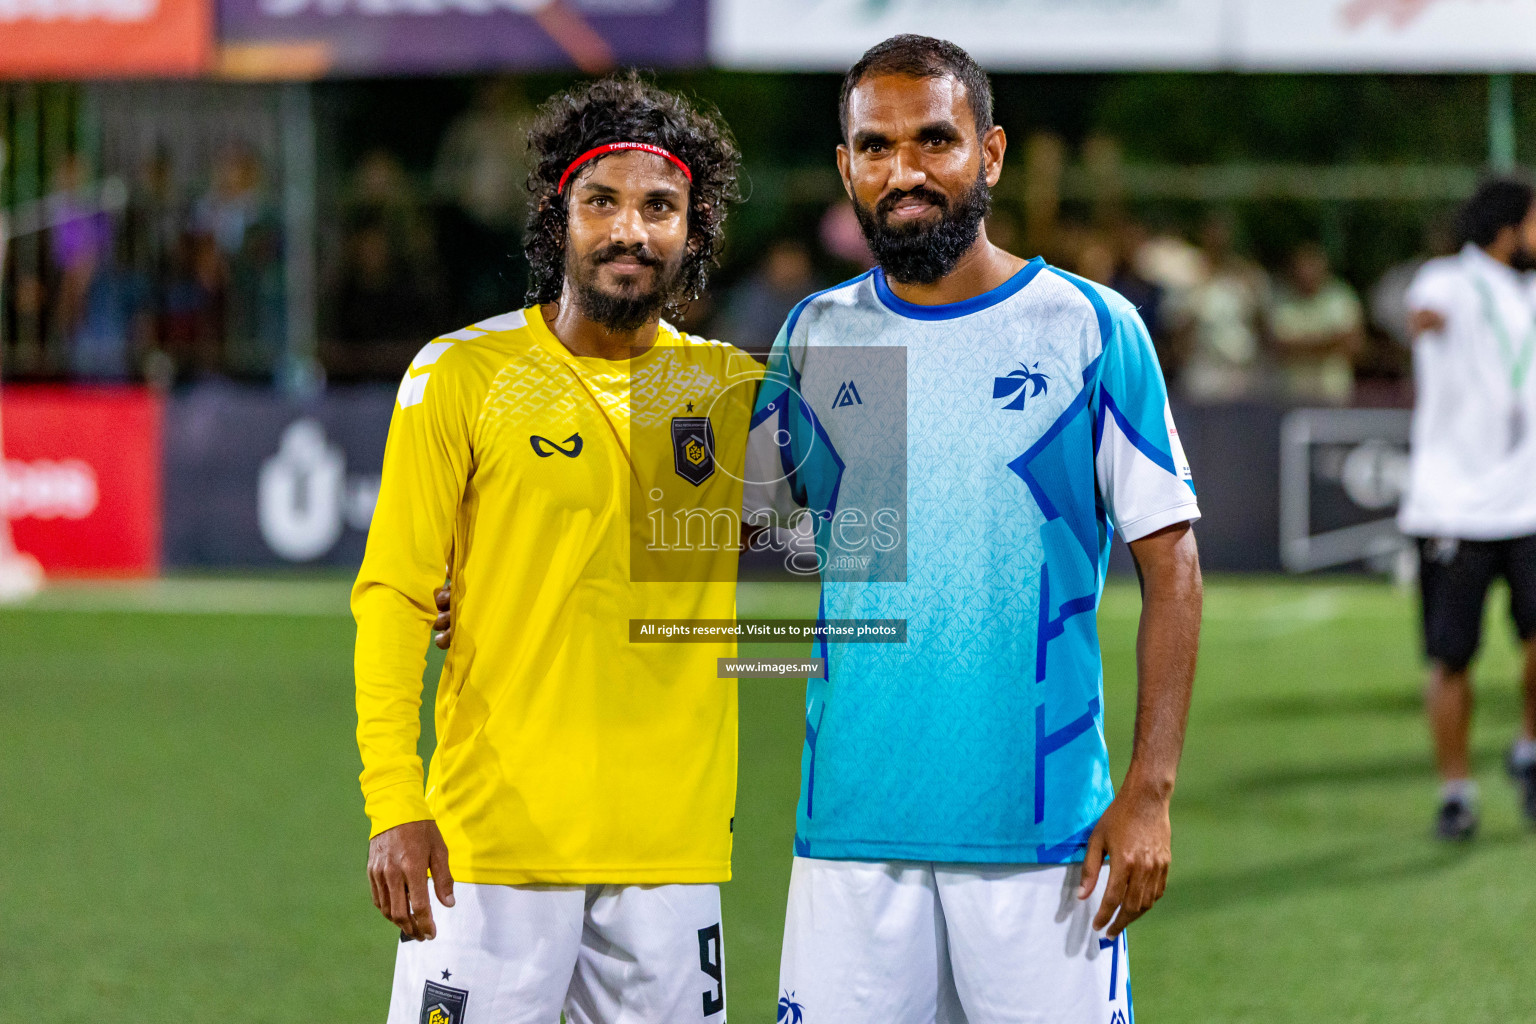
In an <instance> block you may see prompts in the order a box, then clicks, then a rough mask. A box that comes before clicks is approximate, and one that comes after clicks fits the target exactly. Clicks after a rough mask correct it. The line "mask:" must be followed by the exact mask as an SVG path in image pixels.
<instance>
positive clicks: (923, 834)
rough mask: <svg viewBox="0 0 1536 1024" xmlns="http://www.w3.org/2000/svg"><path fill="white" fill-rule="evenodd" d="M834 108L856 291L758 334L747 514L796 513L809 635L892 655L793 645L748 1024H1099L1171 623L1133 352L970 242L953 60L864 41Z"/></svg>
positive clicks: (1176, 608) (1092, 304) (1040, 280)
mask: <svg viewBox="0 0 1536 1024" xmlns="http://www.w3.org/2000/svg"><path fill="white" fill-rule="evenodd" d="M841 115H842V122H843V132H844V140H845V144H844V145H842V146H840V147H839V148H838V166H839V169H840V170H841V172H842V177H843V182H844V185H845V186H846V188H847V190H848V194H849V196H850V197H851V198H852V200H853V202H854V206H855V209H856V210H857V211H858V213H859V218H860V222H861V224H862V225H863V227H864V232H865V235H866V237H867V238H868V240H869V242H870V245H871V248H872V250H873V251H874V253H875V255H876V257H877V259H878V261H879V264H880V265H879V267H877V268H876V269H875V270H873V271H871V272H870V273H868V274H865V275H863V276H861V277H859V278H856V279H854V280H852V281H849V282H847V283H845V284H842V285H839V286H838V287H836V288H832V289H830V290H828V291H825V292H821V293H819V294H817V295H813V296H811V297H810V298H808V299H806V300H805V301H804V302H802V303H800V305H799V306H797V307H796V308H795V310H794V311H793V312H792V313H791V314H790V316H789V319H788V321H787V322H786V323H785V325H784V327H783V329H782V330H781V332H780V334H779V337H778V340H777V342H776V343H775V346H774V348H773V351H772V354H771V355H770V358H769V366H768V378H767V379H766V380H765V381H764V385H763V387H762V390H761V391H760V393H759V398H758V402H757V407H756V412H755V415H754V418H753V435H752V440H751V442H750V444H749V451H748V471H747V481H748V488H747V489H748V495H747V505H746V512H747V514H748V516H749V519H755V520H756V521H758V522H764V521H766V520H767V519H768V518H770V517H771V516H775V515H776V516H778V517H779V518H780V521H781V522H782V521H783V520H784V519H785V518H793V517H795V516H800V517H806V516H807V515H808V516H810V517H811V519H812V521H813V522H814V524H815V526H816V547H817V559H816V561H817V566H818V568H819V569H820V571H821V574H822V597H821V613H820V614H821V616H822V617H823V618H824V619H827V620H838V619H887V620H889V619H897V620H905V621H906V623H907V633H906V642H905V643H904V644H876V643H837V642H833V643H830V644H819V645H818V647H819V649H818V651H817V653H818V654H819V655H824V656H825V658H826V662H825V665H826V671H825V674H824V676H822V677H821V678H814V679H812V680H810V684H809V688H808V692H807V699H806V728H805V746H804V751H803V754H802V763H801V764H802V778H801V791H800V803H799V809H798V812H797V822H796V825H797V828H796V837H795V863H794V869H793V874H792V882H791V891H790V898H789V912H788V918H787V921H786V926H785V940H784V950H783V959H782V965H781V982H780V983H781V986H782V992H781V994H780V999H779V1006H778V1011H779V1012H778V1019H779V1020H780V1021H784V1022H789V1024H822V1022H833V1021H835V1022H837V1024H862V1022H868V1024H933V1022H960V1021H965V1022H969V1024H993V1022H997V1024H1002V1022H1024V1021H1050V1022H1053V1024H1072V1022H1079V1021H1081V1022H1089V1021H1092V1022H1103V1024H1117V1022H1118V1024H1129V1022H1130V1021H1132V1019H1133V1013H1132V1009H1131V999H1130V982H1129V965H1128V961H1127V955H1126V948H1125V943H1124V938H1123V935H1122V932H1123V930H1124V928H1125V926H1126V925H1127V924H1128V923H1129V922H1131V921H1132V920H1134V919H1135V918H1136V917H1138V916H1140V915H1141V914H1142V913H1144V912H1145V911H1146V910H1147V909H1148V908H1150V907H1151V906H1152V904H1153V903H1155V902H1156V901H1157V899H1158V898H1159V897H1160V896H1161V895H1162V892H1163V887H1164V884H1165V881H1166V878H1167V871H1168V865H1169V862H1170V857H1171V829H1170V823H1169V811H1168V808H1169V799H1170V797H1171V795H1172V792H1173V786H1174V776H1175V773H1176V770H1177V766H1178V759H1179V753H1180V751H1181V749H1182V746H1183V738H1184V727H1185V722H1186V718H1187V714H1188V709H1189V697H1190V688H1191V684H1192V680H1193V676H1194V668H1195V654H1196V648H1197V646H1198V637H1199V622H1200V605H1201V583H1200V570H1199V564H1198V560H1197V557H1196V552H1195V542H1194V535H1193V533H1192V531H1191V524H1192V523H1193V521H1194V520H1196V519H1197V518H1199V514H1200V513H1199V509H1198V507H1197V505H1196V501H1195V492H1194V488H1193V485H1192V483H1191V480H1190V474H1189V469H1188V467H1187V465H1186V462H1185V458H1184V453H1183V450H1182V448H1181V446H1180V443H1179V439H1178V434H1177V431H1176V430H1175V429H1174V426H1173V420H1172V417H1171V416H1170V414H1169V412H1168V406H1167V396H1166V388H1165V386H1164V383H1163V379H1162V376H1161V373H1160V371H1159V369H1158V365H1157V360H1156V357H1155V355H1154V353H1153V348H1152V343H1151V341H1150V339H1149V338H1148V336H1147V332H1146V329H1145V327H1144V326H1143V325H1142V322H1141V320H1140V318H1139V317H1138V316H1137V314H1136V311H1135V309H1134V308H1133V307H1132V306H1131V305H1130V304H1129V303H1128V302H1126V301H1125V300H1124V299H1123V298H1121V297H1120V296H1119V295H1117V294H1116V293H1114V292H1113V291H1110V290H1109V289H1107V288H1102V287H1100V286H1098V285H1095V284H1092V283H1090V282H1088V281H1085V280H1083V279H1081V278H1078V277H1074V276H1073V275H1070V274H1066V273H1064V272H1062V271H1059V270H1057V269H1055V268H1053V267H1050V266H1048V265H1047V264H1045V263H1044V262H1043V261H1041V260H1039V259H1035V260H1030V261H1027V262H1026V261H1025V260H1023V259H1020V258H1018V257H1016V256H1013V255H1011V254H1009V253H1007V252H1004V251H1003V250H1001V249H999V248H997V247H996V246H994V245H992V244H991V243H990V242H989V241H988V240H987V237H986V232H985V228H984V219H985V216H986V213H987V210H988V208H989V198H990V197H989V189H990V188H991V187H992V186H994V185H996V184H997V181H998V179H999V177H1000V175H1001V173H1002V164H1003V155H1004V150H1005V147H1006V139H1005V138H1004V134H1003V131H1002V129H1001V128H999V127H997V126H995V125H994V124H993V123H992V99H991V89H990V85H989V84H988V82H987V78H986V75H985V74H984V73H983V72H982V71H981V69H980V68H979V67H977V65H976V64H975V62H974V61H972V60H971V59H970V57H969V56H967V55H966V54H965V52H964V51H962V50H960V49H959V48H958V47H956V46H954V45H952V44H949V43H945V42H941V41H939V40H935V39H929V38H926V37H920V36H898V37H895V38H893V39H890V40H887V41H886V42H884V43H881V44H880V45H878V46H876V47H874V48H873V49H871V50H870V51H869V52H868V53H866V54H865V55H864V57H863V58H862V59H861V60H860V61H859V63H858V64H856V65H855V66H854V68H853V69H852V70H851V71H850V72H849V73H848V76H847V78H846V79H845V81H844V85H843V102H842V110H841ZM1115 531H1119V533H1120V535H1121V536H1122V537H1123V538H1125V539H1126V540H1127V541H1128V542H1129V543H1130V547H1131V552H1132V554H1133V555H1134V556H1135V560H1136V563H1137V568H1138V572H1139V574H1140V577H1141V580H1142V592H1143V609H1142V618H1141V628H1140V632H1139V633H1138V644H1137V671H1138V681H1139V696H1138V701H1137V710H1136V727H1135V745H1134V748H1133V752H1132V756H1131V763H1130V765H1129V768H1128V770H1127V772H1126V774H1125V777H1124V782H1123V784H1122V785H1121V787H1120V790H1119V793H1118V795H1117V794H1116V793H1115V791H1114V788H1113V786H1112V783H1111V779H1110V766H1109V759H1108V754H1107V750H1106V748H1105V741H1104V727H1103V721H1104V707H1103V703H1104V702H1103V673H1102V667H1101V662H1100V655H1099V645H1098V635H1097V631H1096V618H1095V615H1094V612H1095V611H1096V609H1097V607H1098V602H1099V597H1100V594H1101V592H1102V590H1103V585H1104V576H1105V570H1106V566H1107V562H1108V551H1109V543H1110V538H1111V536H1112V535H1113V533H1114V532H1115ZM1106 858H1107V860H1108V870H1107V871H1104V870H1101V868H1102V867H1103V864H1104V861H1105V860H1106Z"/></svg>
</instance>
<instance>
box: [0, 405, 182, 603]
mask: <svg viewBox="0 0 1536 1024" xmlns="http://www.w3.org/2000/svg"><path fill="white" fill-rule="evenodd" d="M161 419H162V404H161V401H160V399H159V397H158V396H156V395H154V394H152V393H150V392H148V391H144V390H141V389H137V388H114V389H107V388H101V389H97V388H66V387H9V388H5V389H4V391H3V392H0V430H3V436H4V438H5V461H4V463H3V472H0V513H3V514H4V515H5V516H6V518H8V519H9V520H10V521H11V530H12V532H13V533H14V534H15V537H16V548H17V550H20V551H24V552H26V553H27V554H30V555H32V556H33V557H35V558H36V559H37V560H38V561H39V562H41V563H42V566H43V569H44V571H46V572H49V573H62V574H65V575H90V574H102V573H105V574H112V575H150V574H153V573H154V572H156V571H157V570H158V568H159V565H160V449H161V443H160V424H161Z"/></svg>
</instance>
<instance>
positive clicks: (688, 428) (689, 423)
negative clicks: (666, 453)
mask: <svg viewBox="0 0 1536 1024" xmlns="http://www.w3.org/2000/svg"><path fill="white" fill-rule="evenodd" d="M672 464H673V466H674V468H676V470H677V475H678V476H680V477H682V478H683V479H684V480H687V481H688V482H689V483H691V484H693V485H694V486H695V487H697V486H699V485H700V484H702V483H703V482H704V481H705V480H708V479H709V478H710V477H711V476H713V475H714V472H715V431H714V428H713V427H712V426H711V425H710V422H709V417H708V416H674V417H672Z"/></svg>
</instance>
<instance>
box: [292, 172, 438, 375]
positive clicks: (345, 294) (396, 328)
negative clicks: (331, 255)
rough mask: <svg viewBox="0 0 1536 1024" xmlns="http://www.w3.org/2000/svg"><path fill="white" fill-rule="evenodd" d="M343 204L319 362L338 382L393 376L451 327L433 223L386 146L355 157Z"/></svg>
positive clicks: (411, 184) (408, 178)
mask: <svg viewBox="0 0 1536 1024" xmlns="http://www.w3.org/2000/svg"><path fill="white" fill-rule="evenodd" d="M345 202H346V204H347V207H348V213H347V216H346V230H345V236H344V238H343V240H342V251H341V266H340V268H339V272H338V273H337V274H336V275H335V277H334V280H333V281H332V283H331V285H330V288H329V289H328V297H327V299H326V302H325V306H324V312H325V319H326V322H327V327H326V330H325V332H324V333H325V341H324V342H323V343H322V345H321V360H322V362H323V363H324V364H325V367H326V372H327V373H328V375H329V376H330V377H331V378H332V379H335V380H341V381H346V380H363V379H387V378H395V377H398V376H399V375H400V374H401V373H402V372H404V370H405V367H406V366H407V365H408V364H409V363H410V361H411V357H412V356H413V355H414V354H415V353H416V351H417V350H418V349H419V348H420V347H421V346H422V344H424V343H425V342H426V341H427V340H428V339H430V338H432V337H434V336H435V335H437V334H441V333H442V332H443V331H445V330H449V329H451V328H452V326H453V324H452V323H451V321H450V320H449V316H450V315H451V314H450V311H449V310H447V309H446V302H445V288H444V285H443V279H442V275H441V274H440V273H439V270H438V266H437V264H438V259H437V254H436V252H435V246H434V235H433V231H432V227H431V223H430V221H429V219H428V217H427V214H426V211H425V210H423V208H422V206H421V203H420V201H419V198H418V196H417V193H416V189H415V187H414V185H413V183H412V182H411V179H410V176H409V175H408V174H407V173H406V171H405V169H404V168H403V167H402V166H401V165H400V162H399V160H397V159H396V158H395V156H394V155H393V154H391V153H389V152H387V151H385V150H374V151H372V152H370V153H368V154H367V155H366V156H364V157H363V159H362V160H361V161H360V162H359V164H358V166H357V170H356V171H355V172H354V174H353V176H352V181H351V184H350V186H349V188H348V191H347V196H346V200H345Z"/></svg>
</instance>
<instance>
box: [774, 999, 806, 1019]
mask: <svg viewBox="0 0 1536 1024" xmlns="http://www.w3.org/2000/svg"><path fill="white" fill-rule="evenodd" d="M804 1020H805V1008H804V1007H802V1006H801V1005H800V1004H799V1003H797V1002H795V994H794V993H793V992H790V993H788V994H786V995H782V996H779V1015H778V1017H777V1018H776V1019H775V1024H802V1022H803V1021H804Z"/></svg>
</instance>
